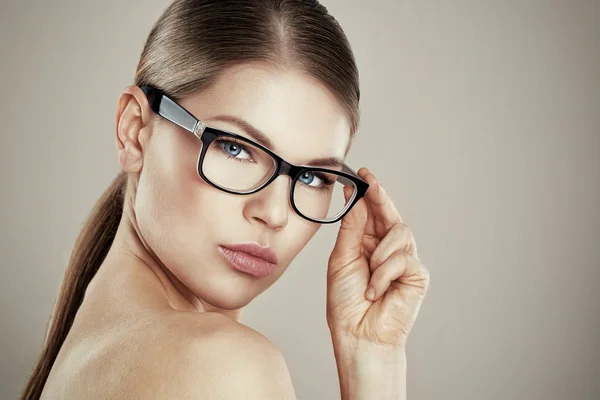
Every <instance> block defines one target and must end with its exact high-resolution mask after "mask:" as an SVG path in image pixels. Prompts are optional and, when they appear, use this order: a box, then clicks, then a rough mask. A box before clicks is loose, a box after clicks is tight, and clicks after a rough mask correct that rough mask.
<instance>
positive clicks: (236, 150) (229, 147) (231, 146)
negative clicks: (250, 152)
mask: <svg viewBox="0 0 600 400" xmlns="http://www.w3.org/2000/svg"><path fill="white" fill-rule="evenodd" d="M223 147H224V149H225V151H226V152H228V153H229V154H231V155H232V156H237V155H238V154H240V152H241V151H242V148H241V147H240V146H238V145H236V144H235V143H231V142H227V143H225V145H224V146H223Z"/></svg>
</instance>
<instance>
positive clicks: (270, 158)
mask: <svg viewBox="0 0 600 400" xmlns="http://www.w3.org/2000/svg"><path fill="white" fill-rule="evenodd" d="M140 88H141V89H142V91H143V92H144V93H145V94H146V97H147V98H148V101H149V102H150V106H151V108H152V111H153V112H155V113H156V114H158V115H160V116H161V117H163V118H165V119H166V120H168V121H171V122H173V123H174V124H176V125H178V126H180V127H182V128H184V129H185V130H187V131H188V132H190V133H192V134H194V135H195V136H196V137H197V138H198V139H200V140H201V141H202V148H201V150H200V154H199V155H198V164H197V170H198V174H199V175H200V177H201V178H202V179H203V180H204V181H206V182H207V183H208V184H209V185H211V186H213V187H215V188H217V189H219V190H222V191H224V192H227V193H232V194H238V195H248V194H252V193H256V192H258V191H259V190H261V189H263V188H265V187H266V186H267V185H268V184H269V183H271V182H273V181H274V180H275V179H276V178H277V177H278V176H279V175H288V176H289V177H290V178H291V179H292V180H291V184H290V195H289V199H290V204H291V206H292V208H293V209H294V211H295V212H296V213H298V214H299V215H300V216H301V217H302V218H305V219H307V220H309V221H312V222H317V223H323V224H330V223H334V222H337V221H339V220H341V219H342V218H343V217H344V215H346V214H347V213H348V212H349V211H350V210H351V209H352V207H353V206H354V205H355V204H356V202H358V200H360V198H362V197H363V196H364V195H365V194H366V192H367V189H368V188H369V184H368V183H367V182H365V181H364V180H363V179H361V178H360V177H359V176H358V174H357V173H356V172H354V171H353V170H352V169H351V168H350V167H349V166H348V165H346V164H345V163H340V165H339V168H341V170H335V169H329V168H320V167H312V166H305V165H295V164H292V163H289V162H287V161H285V160H284V159H282V158H281V157H280V156H278V155H277V154H275V153H274V152H273V151H271V150H270V149H269V148H267V147H265V146H263V145H261V144H259V143H256V142H254V141H252V140H250V139H248V138H246V137H244V136H240V135H237V134H235V133H232V132H227V131H223V130H221V129H217V128H214V127H211V126H207V125H206V124H204V123H203V122H202V121H200V120H199V119H198V118H196V117H194V116H193V115H192V114H191V113H190V112H189V111H187V110H186V109H185V108H183V107H182V106H180V105H179V104H177V103H176V102H175V101H173V100H172V99H171V98H169V97H168V96H167V95H166V94H165V93H163V92H162V91H161V90H159V89H156V88H153V87H150V86H141V87H140ZM344 190H347V193H348V196H347V197H348V200H346V197H345V195H344Z"/></svg>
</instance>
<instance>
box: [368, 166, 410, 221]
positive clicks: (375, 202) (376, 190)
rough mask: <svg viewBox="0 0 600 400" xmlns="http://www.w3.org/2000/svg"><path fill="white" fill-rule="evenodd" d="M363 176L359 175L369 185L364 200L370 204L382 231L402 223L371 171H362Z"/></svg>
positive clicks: (394, 207)
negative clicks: (382, 228)
mask: <svg viewBox="0 0 600 400" xmlns="http://www.w3.org/2000/svg"><path fill="white" fill-rule="evenodd" d="M361 171H362V173H363V175H360V173H359V175H360V176H361V177H362V178H363V179H364V180H365V181H366V182H367V183H368V184H369V190H367V194H366V195H365V198H366V199H367V200H368V201H369V202H370V203H371V208H372V210H373V214H374V217H375V219H376V220H377V221H378V223H380V224H381V225H382V226H383V227H384V229H386V230H388V229H390V228H391V227H392V226H394V225H395V224H397V223H401V222H402V217H401V216H400V213H399V212H398V210H397V209H396V206H395V205H394V203H393V201H392V199H391V198H390V197H389V196H388V194H387V191H386V190H385V189H384V188H383V186H382V185H381V183H380V182H379V181H378V180H377V178H376V177H375V174H373V173H372V172H371V171H369V170H368V169H367V168H364V169H362V168H361Z"/></svg>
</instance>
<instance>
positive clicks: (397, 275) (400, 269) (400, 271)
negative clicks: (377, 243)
mask: <svg viewBox="0 0 600 400" xmlns="http://www.w3.org/2000/svg"><path fill="white" fill-rule="evenodd" d="M428 276H429V275H428V273H427V272H426V270H425V269H424V267H423V268H422V265H421V262H420V261H419V260H418V259H416V258H414V257H413V256H411V255H409V254H406V253H404V252H403V251H401V250H397V251H395V252H394V253H392V254H391V255H390V257H388V259H387V260H385V262H384V263H383V264H381V265H380V266H379V268H377V269H376V270H375V272H373V274H372V275H371V280H370V282H369V286H368V288H367V291H366V293H365V297H367V299H369V300H372V301H376V300H377V299H379V298H380V297H381V296H382V295H383V294H384V293H385V292H386V291H387V290H388V288H389V287H390V285H391V284H392V282H394V281H396V280H398V283H399V284H407V283H408V284H409V285H411V286H416V287H418V288H419V289H420V290H419V291H418V293H419V294H420V295H424V290H426V287H427V282H428ZM413 282H415V283H416V284H415V285H413ZM423 286H425V287H423ZM371 288H372V289H373V292H374V293H373V296H372V297H371V298H370V297H369V290H370V289H371ZM423 289H424V290H423Z"/></svg>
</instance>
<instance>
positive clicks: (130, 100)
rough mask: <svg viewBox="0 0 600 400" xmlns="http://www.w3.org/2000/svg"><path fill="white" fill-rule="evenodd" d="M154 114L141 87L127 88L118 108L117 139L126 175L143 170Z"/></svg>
mask: <svg viewBox="0 0 600 400" xmlns="http://www.w3.org/2000/svg"><path fill="white" fill-rule="evenodd" d="M152 114H153V112H152V109H151V108H150V104H149V103H148V99H147V98H146V95H145V94H144V92H143V91H142V90H141V89H140V88H139V87H137V86H135V85H131V86H128V87H127V88H125V90H124V91H123V93H122V94H121V96H120V97H119V103H118V106H117V115H116V139H117V153H118V156H119V164H121V168H122V169H123V171H125V172H126V173H139V172H140V171H141V169H142V165H143V160H144V147H145V146H146V144H147V142H148V137H149V134H150V130H151V127H150V122H151V121H152Z"/></svg>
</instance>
